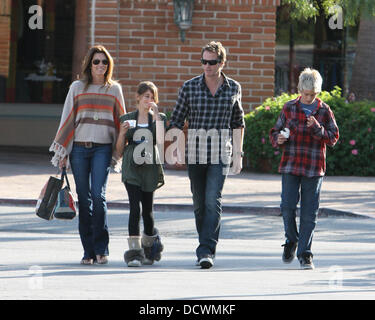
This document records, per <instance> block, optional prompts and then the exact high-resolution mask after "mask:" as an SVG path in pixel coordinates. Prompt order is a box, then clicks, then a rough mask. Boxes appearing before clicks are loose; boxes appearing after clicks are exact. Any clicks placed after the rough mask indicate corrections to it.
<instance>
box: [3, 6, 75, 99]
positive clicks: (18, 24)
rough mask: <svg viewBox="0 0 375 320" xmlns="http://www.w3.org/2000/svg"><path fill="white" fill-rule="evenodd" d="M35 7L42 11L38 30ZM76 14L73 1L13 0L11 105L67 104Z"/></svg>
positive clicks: (9, 89)
mask: <svg viewBox="0 0 375 320" xmlns="http://www.w3.org/2000/svg"><path fill="white" fill-rule="evenodd" d="M33 5H38V6H39V7H40V8H41V9H42V10H41V12H42V22H43V23H42V24H40V25H38V26H37V27H36V26H35V25H36V23H35V21H36V20H35V17H34V19H33V16H34V15H35V12H34V11H33V12H32V13H30V12H29V9H30V7H31V6H33ZM74 11H75V10H74V1H73V0H48V1H47V0H46V1H43V0H38V1H36V0H23V1H12V14H11V46H10V50H11V53H12V54H11V55H10V61H9V63H10V69H9V79H8V81H7V97H6V101H7V102H23V103H63V102H64V99H65V96H66V93H67V90H68V88H69V84H70V83H71V80H72V56H73V35H74ZM40 27H41V28H40Z"/></svg>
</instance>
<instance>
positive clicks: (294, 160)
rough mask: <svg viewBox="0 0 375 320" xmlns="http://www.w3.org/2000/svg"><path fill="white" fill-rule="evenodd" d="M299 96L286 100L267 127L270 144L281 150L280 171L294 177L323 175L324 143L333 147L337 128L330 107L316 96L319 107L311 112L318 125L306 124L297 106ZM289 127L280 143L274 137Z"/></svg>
mask: <svg viewBox="0 0 375 320" xmlns="http://www.w3.org/2000/svg"><path fill="white" fill-rule="evenodd" d="M300 98H301V97H298V98H297V99H295V100H291V101H288V102H287V103H286V104H285V105H284V107H283V110H282V111H281V113H280V115H279V118H278V119H277V121H276V124H275V126H274V127H273V128H272V129H271V130H270V134H269V137H270V140H271V143H272V145H273V146H274V147H275V148H277V147H281V148H282V149H283V154H282V157H281V161H280V166H279V172H280V173H290V174H294V175H297V176H306V177H314V176H324V174H325V171H326V145H328V146H334V145H335V144H336V142H337V140H338V139H339V129H338V127H337V124H336V120H335V116H334V114H333V112H332V111H331V109H330V107H329V106H328V105H327V104H326V103H324V102H323V101H321V100H320V99H318V98H317V101H318V106H317V107H316V109H315V110H314V111H313V112H312V113H311V116H314V117H315V119H316V120H317V122H318V123H319V124H314V125H312V126H311V127H309V128H308V127H307V125H306V121H307V117H306V115H305V112H304V111H303V110H302V108H301V106H300ZM284 128H289V130H290V136H289V139H288V141H287V142H285V143H284V144H283V145H281V146H280V145H279V144H278V143H277V136H278V135H279V133H280V131H281V130H282V129H284Z"/></svg>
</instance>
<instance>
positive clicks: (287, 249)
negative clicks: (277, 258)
mask: <svg viewBox="0 0 375 320" xmlns="http://www.w3.org/2000/svg"><path fill="white" fill-rule="evenodd" d="M282 247H284V252H283V262H284V263H291V262H292V261H293V259H294V257H295V255H296V249H297V242H292V241H286V242H285V243H284V244H283V245H282Z"/></svg>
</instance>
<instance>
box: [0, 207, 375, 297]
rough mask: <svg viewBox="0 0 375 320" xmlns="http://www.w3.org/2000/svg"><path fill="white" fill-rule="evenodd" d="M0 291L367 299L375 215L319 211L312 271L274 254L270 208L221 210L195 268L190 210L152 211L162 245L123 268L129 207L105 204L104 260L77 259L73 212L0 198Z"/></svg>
mask: <svg viewBox="0 0 375 320" xmlns="http://www.w3.org/2000/svg"><path fill="white" fill-rule="evenodd" d="M0 214H1V217H2V218H1V220H0V243H1V244H2V248H1V256H2V259H1V261H0V299H56V300H65V299H78V300H81V299H104V300H106V299H115V300H116V299H126V300H133V299H135V300H139V299H142V300H144V299H146V300H149V299H152V300H153V299H157V300H160V299H161V300H169V299H172V300H179V299H183V300H185V299H193V300H201V299H213V300H221V299H224V300H232V299H234V300H249V299H251V300H253V299H254V300H255V299H270V300H273V299H286V300H289V299H300V300H301V299H302V300H314V299H319V300H320V299H374V298H375V233H374V232H373V230H374V229H375V219H372V218H353V217H345V218H344V217H341V218H338V217H321V218H319V221H318V227H317V229H316V233H315V240H314V243H313V251H314V254H315V257H314V262H315V266H316V269H315V270H300V269H299V264H298V262H297V261H296V260H295V261H293V262H292V263H291V264H290V265H285V264H283V263H282V262H281V253H282V248H281V246H280V245H281V244H282V242H283V232H282V228H283V227H282V220H281V217H278V216H269V215H251V214H243V213H241V214H234V213H233V214H224V215H223V225H222V229H221V239H220V242H219V245H218V251H217V259H216V263H215V266H214V267H213V268H212V269H209V270H201V269H199V268H198V267H195V265H194V263H195V254H194V251H195V247H196V245H197V239H196V234H195V229H194V228H195V227H194V221H193V219H192V213H191V212H189V211H178V212H177V211H169V212H168V211H163V212H155V217H156V225H157V227H158V228H159V229H160V233H161V235H162V240H163V242H164V245H165V252H164V254H163V259H162V260H161V261H160V262H158V263H156V264H155V265H154V266H144V267H141V268H127V267H126V266H125V264H124V262H123V252H124V250H126V235H127V232H126V226H127V221H128V212H127V210H110V213H109V227H110V262H109V264H108V265H105V266H98V265H94V266H81V265H79V261H80V259H81V255H82V250H81V244H80V240H79V236H78V234H77V231H76V230H77V227H76V223H77V219H76V220H73V221H69V222H66V221H58V220H53V221H44V220H42V219H39V218H38V217H36V216H35V214H34V212H33V208H30V207H14V206H0Z"/></svg>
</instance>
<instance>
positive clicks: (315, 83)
mask: <svg viewBox="0 0 375 320" xmlns="http://www.w3.org/2000/svg"><path fill="white" fill-rule="evenodd" d="M322 83H323V79H322V76H321V75H320V73H319V72H318V71H317V70H315V69H311V68H306V69H305V70H303V71H302V72H301V74H300V75H299V80H298V91H299V92H302V91H303V90H312V91H314V92H315V93H319V92H321V91H322Z"/></svg>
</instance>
